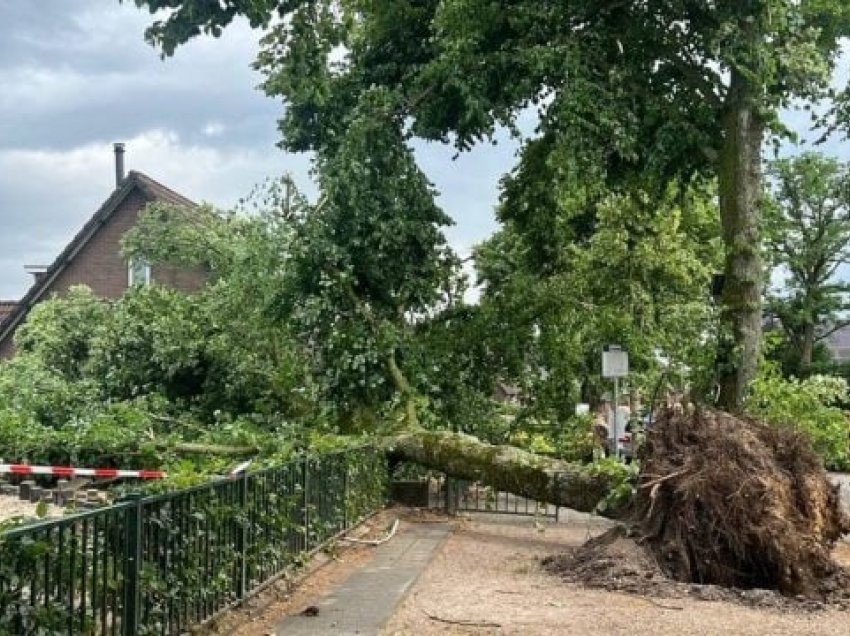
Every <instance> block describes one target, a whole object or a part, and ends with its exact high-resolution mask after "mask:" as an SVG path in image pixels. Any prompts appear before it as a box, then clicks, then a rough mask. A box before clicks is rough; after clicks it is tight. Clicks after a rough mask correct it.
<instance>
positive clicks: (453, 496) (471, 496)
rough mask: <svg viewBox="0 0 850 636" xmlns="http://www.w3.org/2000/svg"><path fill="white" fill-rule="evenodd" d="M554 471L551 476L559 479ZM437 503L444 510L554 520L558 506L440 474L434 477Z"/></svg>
mask: <svg viewBox="0 0 850 636" xmlns="http://www.w3.org/2000/svg"><path fill="white" fill-rule="evenodd" d="M559 478H560V477H559V475H555V476H554V477H553V479H559ZM437 496H438V501H437V506H439V507H442V506H445V510H446V512H448V513H449V514H454V513H456V512H486V513H491V514H506V515H521V516H533V517H547V518H551V519H554V520H555V521H558V520H559V519H560V514H561V509H560V507H559V506H556V505H554V504H547V503H545V502H542V501H537V500H536V499H531V498H529V497H523V496H520V495H517V494H514V493H509V492H505V491H500V490H496V489H494V488H491V487H490V486H485V485H484V484H481V483H480V482H476V481H468V480H464V479H455V478H453V477H449V476H448V475H446V476H444V477H443V478H442V479H441V480H439V481H438V490H437Z"/></svg>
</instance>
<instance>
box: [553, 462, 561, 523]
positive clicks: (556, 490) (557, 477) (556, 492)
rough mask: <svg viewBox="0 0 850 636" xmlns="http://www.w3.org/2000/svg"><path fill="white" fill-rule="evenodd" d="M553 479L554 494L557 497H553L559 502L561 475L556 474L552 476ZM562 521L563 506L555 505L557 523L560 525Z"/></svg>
mask: <svg viewBox="0 0 850 636" xmlns="http://www.w3.org/2000/svg"><path fill="white" fill-rule="evenodd" d="M552 479H553V480H554V481H555V488H554V493H553V494H554V495H555V496H554V497H552V499H556V500H557V499H558V495H559V487H560V485H561V473H555V474H554V475H553V476H552ZM560 520H561V506H559V505H558V504H555V523H558V522H559V521H560Z"/></svg>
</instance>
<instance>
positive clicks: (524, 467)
mask: <svg viewBox="0 0 850 636" xmlns="http://www.w3.org/2000/svg"><path fill="white" fill-rule="evenodd" d="M390 458H391V459H394V460H396V461H399V460H402V461H410V462H414V463H417V464H420V465H422V466H425V467H427V468H432V469H435V470H440V471H442V472H444V473H446V474H447V475H450V476H452V477H456V478H459V479H469V480H476V481H480V482H482V483H484V484H486V485H488V486H492V487H493V488H496V489H498V490H502V491H505V492H510V493H513V494H516V495H521V496H523V497H529V498H531V499H536V500H538V501H543V502H547V503H550V504H555V505H558V506H564V507H567V508H573V509H574V510H579V511H582V512H593V511H595V510H596V509H597V505H598V504H599V502H600V501H602V500H603V499H604V498H605V497H606V495H608V493H610V492H611V490H612V489H613V488H614V487H615V486H617V485H618V484H619V481H618V479H617V478H616V476H614V475H612V474H607V473H602V472H600V471H598V470H595V469H594V467H593V466H592V465H590V466H588V465H583V464H571V463H568V462H564V461H561V460H558V459H552V458H550V457H544V456H541V455H535V454H533V453H529V452H526V451H524V450H522V449H519V448H515V447H513V446H494V445H492V444H487V443H486V442H482V441H481V440H479V439H478V438H476V437H472V436H470V435H464V434H462V433H451V432H448V431H426V430H423V429H418V430H412V431H408V432H405V433H402V434H400V435H399V436H397V437H395V438H393V439H392V440H391V442H390ZM615 513H616V511H614V510H608V511H606V514H607V515H614V514H615Z"/></svg>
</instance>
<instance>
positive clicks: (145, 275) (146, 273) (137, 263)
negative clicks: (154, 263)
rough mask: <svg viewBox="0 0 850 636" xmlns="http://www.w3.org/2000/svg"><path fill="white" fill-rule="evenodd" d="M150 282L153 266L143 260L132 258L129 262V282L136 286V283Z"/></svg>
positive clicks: (131, 285)
mask: <svg viewBox="0 0 850 636" xmlns="http://www.w3.org/2000/svg"><path fill="white" fill-rule="evenodd" d="M150 283H151V266H150V265H148V264H147V263H146V262H145V261H143V260H137V259H133V260H131V261H130V262H129V263H128V264H127V284H128V285H129V286H130V287H134V286H135V285H150Z"/></svg>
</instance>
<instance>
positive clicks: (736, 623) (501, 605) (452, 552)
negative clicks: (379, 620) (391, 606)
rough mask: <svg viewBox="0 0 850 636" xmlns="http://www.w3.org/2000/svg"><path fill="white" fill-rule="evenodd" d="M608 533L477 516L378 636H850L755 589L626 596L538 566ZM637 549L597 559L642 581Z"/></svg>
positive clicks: (842, 618) (843, 627)
mask: <svg viewBox="0 0 850 636" xmlns="http://www.w3.org/2000/svg"><path fill="white" fill-rule="evenodd" d="M610 527H611V526H610V524H608V523H606V522H604V521H603V520H600V519H595V518H592V517H586V516H580V515H572V516H571V518H570V519H569V520H568V522H566V523H564V522H562V523H558V524H555V523H550V522H546V521H535V520H529V519H528V518H514V519H511V518H505V517H497V516H495V515H476V516H475V518H474V519H470V520H468V521H466V522H464V523H461V524H460V525H459V526H458V528H457V530H456V531H455V532H454V533H453V535H452V536H451V537H450V538H449V539H448V541H447V542H446V543H445V544H444V546H443V548H442V550H441V551H440V553H439V554H438V555H437V556H436V557H435V559H434V560H433V561H432V562H431V564H430V565H429V566H428V568H427V569H426V570H425V572H424V573H423V575H422V576H421V577H420V578H419V580H418V582H417V584H416V585H415V586H414V587H413V588H412V589H411V591H410V593H409V595H408V596H407V598H406V599H405V601H404V602H403V603H402V604H401V606H400V607H399V609H398V611H397V612H396V614H395V615H394V616H393V618H392V619H391V620H390V622H389V623H388V625H387V626H386V627H385V629H384V632H383V634H384V636H390V635H392V636H395V635H408V634H416V635H417V636H419V635H421V634H476V635H482V634H517V635H519V634H522V635H526V634H528V635H533V636H537V635H540V636H545V635H550V634H551V635H555V634H558V635H561V634H606V635H608V634H611V635H615V634H623V635H626V634H627V635H628V636H641V635H647V636H649V635H661V636H664V635H667V634H669V635H673V634H675V635H676V636H687V635H694V636H697V635H699V636H703V635H708V636H711V635H717V636H720V635H724V636H725V635H726V634H736V635H740V636H764V635H768V636H770V635H774V634H775V635H777V636H779V635H784V634H795V636H804V635H810V636H830V635H836V636H837V635H842V636H843V635H846V634H847V633H848V629H850V628H848V624H850V614H848V613H847V612H844V611H841V610H839V609H836V608H835V607H832V606H826V605H822V606H814V605H806V603H810V602H805V603H804V602H803V601H800V605H793V604H791V605H783V604H782V603H780V604H778V605H772V604H771V602H765V601H764V600H760V601H758V602H753V601H754V600H755V599H758V598H759V597H760V596H761V594H762V593H761V592H754V591H750V592H747V593H743V597H742V598H738V597H736V594H738V595H740V594H741V593H735V592H729V594H728V595H725V596H724V595H722V594H721V595H718V596H714V594H715V591H716V590H715V589H714V588H713V587H711V586H691V585H682V584H676V583H670V582H667V583H666V584H662V580H661V579H658V580H656V579H655V577H656V576H657V574H653V578H651V579H647V581H648V582H649V584H648V585H646V586H644V587H642V588H638V589H634V590H631V591H632V592H634V593H626V592H624V591H623V590H625V589H627V587H628V586H622V587H617V586H616V585H615V586H613V587H614V589H613V590H610V591H609V590H607V589H604V588H602V589H598V588H589V587H587V586H585V585H584V584H580V583H576V582H572V581H569V580H564V578H563V576H562V575H553V574H552V573H551V572H550V571H549V570H547V568H546V567H545V566H544V560H545V559H546V558H547V557H550V558H551V557H552V556H553V555H562V554H564V553H565V552H570V551H572V554H574V555H575V554H578V553H579V552H578V551H579V548H580V547H581V546H582V545H583V544H584V543H585V542H586V541H587V540H588V539H590V538H591V537H594V536H599V535H600V534H602V533H604V532H605V531H606V530H608V529H610ZM636 547H637V546H634V545H633V544H632V545H629V544H628V542H625V543H621V544H620V545H619V546H618V547H617V549H618V550H621V552H622V553H621V554H619V555H616V554H609V555H607V557H604V558H607V559H608V560H609V561H611V562H612V563H613V562H616V561H617V560H618V559H619V558H621V557H623V558H625V561H626V562H627V563H629V564H631V565H626V566H625V568H624V569H625V570H628V569H630V568H632V569H635V570H636V571H638V572H640V571H641V568H644V572H643V575H644V576H646V568H650V570H649V571H652V570H651V563H647V562H645V561H641V559H643V558H644V557H645V553H643V552H642V551H640V550H636V549H635V548H636ZM833 557H834V558H835V559H836V560H837V561H838V562H839V563H842V564H844V565H850V546H848V545H846V544H843V543H839V544H838V546H837V548H836V550H835V551H834V553H833ZM604 558H600V559H599V560H597V563H598V562H599V561H600V560H604ZM556 562H557V560H556ZM562 563H563V562H562ZM587 563H590V562H589V561H588V562H587ZM620 574H621V575H623V573H622V572H621V573H620ZM623 576H625V575H623ZM628 577H632V575H628ZM628 577H626V578H628ZM631 580H632V581H634V579H631ZM655 585H657V587H653V586H655ZM680 585H682V587H679V586H680ZM696 588H703V589H704V592H701V593H696V592H694V591H692V590H695V589H696ZM764 594H766V595H767V597H770V598H771V599H775V596H776V595H775V594H774V593H771V592H766V593H764ZM792 600H793V599H792ZM812 610H817V611H812Z"/></svg>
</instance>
